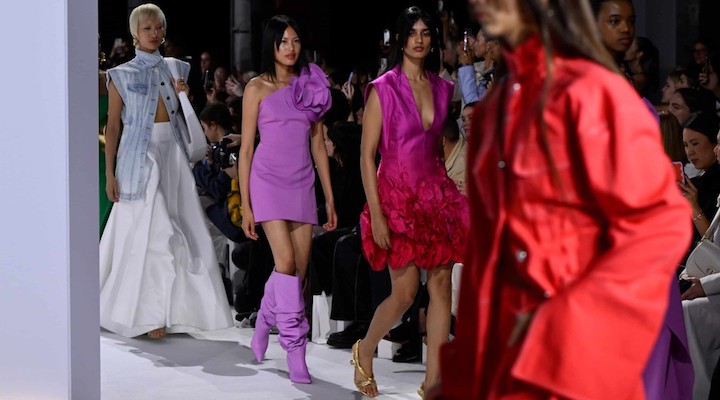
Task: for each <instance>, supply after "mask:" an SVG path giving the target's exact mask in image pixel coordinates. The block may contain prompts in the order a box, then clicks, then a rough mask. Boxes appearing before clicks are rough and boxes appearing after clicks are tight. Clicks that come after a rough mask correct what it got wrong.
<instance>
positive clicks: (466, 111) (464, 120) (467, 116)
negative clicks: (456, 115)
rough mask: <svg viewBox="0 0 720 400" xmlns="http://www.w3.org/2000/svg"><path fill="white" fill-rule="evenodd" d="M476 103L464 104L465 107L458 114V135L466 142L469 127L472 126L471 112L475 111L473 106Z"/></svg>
mask: <svg viewBox="0 0 720 400" xmlns="http://www.w3.org/2000/svg"><path fill="white" fill-rule="evenodd" d="M477 103H478V102H477V101H474V102H472V103H467V104H465V106H464V107H463V108H462V111H461V112H460V122H461V124H462V131H461V132H460V133H461V134H462V136H463V138H464V139H465V140H466V141H467V139H468V134H469V133H470V127H471V126H472V125H471V124H472V115H473V111H474V110H475V105H476V104H477Z"/></svg>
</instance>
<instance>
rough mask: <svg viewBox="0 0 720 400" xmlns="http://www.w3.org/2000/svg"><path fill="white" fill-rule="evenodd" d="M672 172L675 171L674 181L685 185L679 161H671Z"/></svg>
mask: <svg viewBox="0 0 720 400" xmlns="http://www.w3.org/2000/svg"><path fill="white" fill-rule="evenodd" d="M672 164H673V170H674V171H675V180H676V181H678V182H682V183H685V172H684V169H683V167H684V166H683V163H682V162H680V161H673V163H672Z"/></svg>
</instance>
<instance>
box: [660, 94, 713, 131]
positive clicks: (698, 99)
mask: <svg viewBox="0 0 720 400" xmlns="http://www.w3.org/2000/svg"><path fill="white" fill-rule="evenodd" d="M715 102H716V99H715V96H714V95H713V94H712V92H711V91H709V90H707V89H704V88H680V89H677V90H676V91H675V93H673V95H672V96H670V104H669V106H668V112H670V114H672V115H674V116H675V118H677V120H678V122H679V123H680V125H681V126H682V127H683V128H684V127H685V126H686V124H687V123H688V121H689V120H690V116H692V115H693V114H697V113H699V112H703V111H704V112H708V113H715Z"/></svg>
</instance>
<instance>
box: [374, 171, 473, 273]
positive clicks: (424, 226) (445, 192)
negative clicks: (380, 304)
mask: <svg viewBox="0 0 720 400" xmlns="http://www.w3.org/2000/svg"><path fill="white" fill-rule="evenodd" d="M409 182H411V183H409ZM378 195H379V197H380V207H381V208H382V211H383V214H384V216H385V218H386V220H387V224H388V229H389V231H390V248H389V249H382V248H380V247H379V246H378V245H377V244H376V243H375V240H374V239H373V235H372V221H371V219H370V211H369V209H368V206H367V204H366V205H365V209H364V210H363V213H362V214H361V215H360V228H361V234H362V247H363V253H364V254H365V257H366V258H367V260H368V261H369V262H370V266H371V267H372V269H373V270H376V271H379V270H382V269H384V268H385V267H386V266H390V268H392V269H399V268H403V267H405V266H407V265H408V263H410V262H413V263H414V264H415V265H417V266H418V267H419V268H422V269H432V268H435V267H438V266H441V265H447V264H449V263H456V262H459V263H461V262H462V255H463V253H464V250H465V238H466V236H467V232H468V226H469V222H468V221H469V211H468V203H467V198H466V197H465V196H464V195H462V194H461V193H460V191H459V190H458V189H457V186H456V185H455V183H454V182H453V181H452V180H451V179H450V178H448V176H447V174H446V172H445V169H444V167H442V166H439V167H438V168H435V169H434V171H433V173H430V174H428V175H426V176H423V177H422V178H418V179H414V180H410V179H408V178H407V177H405V176H404V175H403V174H402V173H399V174H393V173H386V172H385V171H383V168H382V166H381V168H380V170H379V173H378Z"/></svg>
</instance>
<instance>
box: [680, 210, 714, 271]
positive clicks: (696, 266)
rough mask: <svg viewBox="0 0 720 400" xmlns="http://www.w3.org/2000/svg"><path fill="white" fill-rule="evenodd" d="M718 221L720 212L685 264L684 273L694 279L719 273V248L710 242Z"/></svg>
mask: <svg viewBox="0 0 720 400" xmlns="http://www.w3.org/2000/svg"><path fill="white" fill-rule="evenodd" d="M718 221H720V210H718V212H716V213H715V217H713V220H712V222H711V223H710V226H709V227H708V229H707V231H705V234H704V235H703V237H702V238H700V241H698V243H697V245H695V248H694V249H693V251H692V253H690V256H689V257H688V259H687V262H686V263H685V271H684V273H685V274H687V275H689V276H693V277H695V278H702V277H703V276H707V275H711V274H715V273H717V272H720V246H718V245H717V244H715V243H713V241H712V240H710V236H712V235H713V233H714V232H715V229H716V228H717V226H718Z"/></svg>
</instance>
